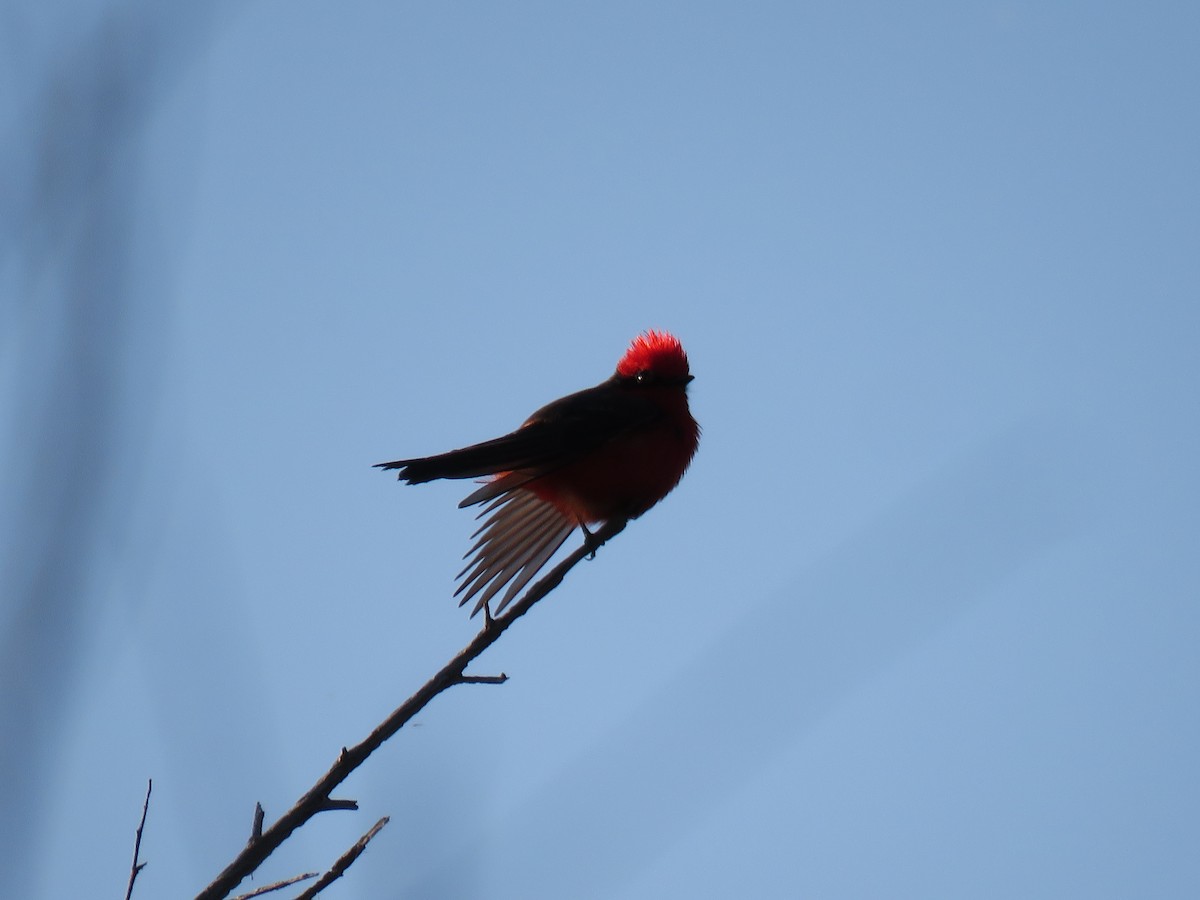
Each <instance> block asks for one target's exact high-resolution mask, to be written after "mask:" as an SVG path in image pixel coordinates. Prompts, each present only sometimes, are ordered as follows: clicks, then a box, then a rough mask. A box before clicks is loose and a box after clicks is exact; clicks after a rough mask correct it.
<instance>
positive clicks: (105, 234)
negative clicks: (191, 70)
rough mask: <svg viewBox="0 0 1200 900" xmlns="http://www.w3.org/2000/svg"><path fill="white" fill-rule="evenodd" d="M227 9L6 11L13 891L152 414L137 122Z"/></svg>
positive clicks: (5, 591) (6, 855)
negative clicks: (139, 212)
mask: <svg viewBox="0 0 1200 900" xmlns="http://www.w3.org/2000/svg"><path fill="white" fill-rule="evenodd" d="M219 8H220V7H219V6H216V5H208V6H204V5H201V6H199V7H196V8H193V7H190V6H174V5H171V6H159V5H157V4H150V3H145V4H125V5H113V6H108V7H105V8H101V9H99V10H97V9H96V8H95V7H94V6H90V5H84V4H66V5H65V8H63V7H60V6H58V5H53V4H51V5H38V4H34V3H25V4H23V5H22V6H21V8H19V9H16V8H13V7H12V6H10V7H8V9H7V11H6V13H5V14H4V21H3V22H2V23H0V25H2V28H3V38H2V40H3V44H4V53H3V56H4V58H5V59H6V60H7V62H8V71H7V72H5V73H4V79H5V81H6V82H7V84H8V85H10V86H11V87H12V89H11V90H10V91H8V92H5V96H4V99H3V100H0V104H2V106H0V116H2V117H3V118H2V121H3V127H4V130H5V132H6V137H7V139H6V140H5V141H4V142H3V144H2V145H0V146H3V147H4V149H3V151H0V152H2V153H3V156H2V157H0V163H2V164H0V209H2V210H3V214H2V215H0V349H2V350H3V371H4V373H5V376H6V378H5V381H6V383H5V384H4V386H3V394H2V395H0V454H3V460H4V471H5V478H4V480H3V482H0V492H2V493H0V509H2V510H3V512H2V513H0V734H3V735H4V740H3V742H0V771H4V772H6V773H14V772H20V773H22V777H20V778H10V779H9V788H8V794H7V796H6V802H5V803H4V804H3V807H2V810H0V847H2V848H3V849H2V850H0V866H3V867H4V868H5V870H6V871H7V872H9V873H10V878H15V879H16V881H17V883H15V884H14V883H12V882H11V881H10V882H9V883H8V884H7V885H6V890H7V891H10V892H11V895H12V896H27V888H28V885H27V884H25V883H24V882H22V881H21V879H29V878H31V877H32V875H31V873H30V867H29V866H28V865H27V864H24V863H27V861H28V860H29V859H30V858H31V857H33V858H36V853H37V850H38V842H39V834H40V827H39V826H40V824H41V823H42V819H43V816H44V815H45V808H46V807H45V804H44V803H43V802H42V800H43V798H44V797H45V796H46V794H47V793H48V792H49V789H50V788H51V787H52V785H53V784H54V778H53V769H54V766H55V762H56V759H57V758H58V752H57V748H58V746H59V745H60V742H61V739H62V737H63V734H64V728H65V723H66V721H67V716H68V715H69V714H70V712H71V707H72V704H71V702H70V701H71V699H72V697H73V695H74V693H75V691H76V689H77V687H78V678H79V675H80V672H81V671H82V664H83V661H84V660H85V659H86V658H87V656H88V654H89V653H90V652H93V651H94V650H95V649H96V648H95V647H94V646H92V645H91V642H90V635H91V634H92V631H93V627H94V625H95V623H96V621H97V616H98V612H99V610H98V609H97V608H96V602H95V598H96V597H97V592H96V590H95V588H96V583H97V579H98V575H100V574H102V573H106V571H107V569H106V567H109V566H111V565H112V564H113V562H114V559H113V557H114V555H115V554H113V553H112V550H113V545H114V542H115V543H116V544H117V545H118V546H119V543H120V540H121V537H122V536H123V534H122V533H123V530H124V528H125V526H126V524H127V520H128V516H129V513H130V509H129V505H128V497H129V495H130V493H131V491H130V486H131V483H132V481H133V479H135V478H136V475H137V471H138V467H139V462H140V456H139V448H140V447H142V446H144V438H145V434H146V431H147V430H148V429H149V428H150V427H151V425H152V421H153V408H154V404H153V399H154V398H153V396H152V392H153V389H154V385H155V384H156V383H157V381H158V378H157V377H156V376H157V374H158V373H157V370H158V365H157V361H158V356H157V353H158V352H159V350H160V349H161V344H162V334H161V325H162V323H163V321H164V320H165V314H166V308H167V306H168V302H167V300H166V298H165V297H164V296H163V294H162V293H161V292H160V291H157V290H156V289H155V284H156V282H158V281H159V280H160V278H159V277H158V271H159V270H158V265H159V259H160V255H159V254H157V253H155V252H153V249H152V248H147V247H146V246H145V243H146V242H145V240H144V237H145V234H146V232H147V231H148V229H144V228H142V229H139V222H138V219H137V205H138V203H137V201H141V202H142V203H145V202H146V199H145V195H144V191H141V190H140V189H141V188H142V187H143V185H142V182H141V169H140V162H141V158H140V150H141V143H142V139H143V132H144V128H145V125H146V123H147V119H148V118H149V115H150V114H151V113H152V111H153V108H154V106H155V104H156V101H157V100H158V99H159V98H160V97H161V96H162V95H163V92H164V91H165V90H166V89H168V88H169V87H170V85H171V83H172V82H173V80H174V78H175V77H177V76H178V75H179V74H180V72H181V70H182V69H183V68H184V66H185V64H186V63H187V62H188V61H189V60H190V59H192V58H193V57H194V51H196V50H197V49H199V47H200V46H201V45H203V44H204V43H205V40H206V38H207V35H208V34H209V29H207V28H205V27H203V26H205V25H206V24H207V23H209V22H211V21H212V19H213V14H214V12H215V11H216V10H217V9H219ZM150 205H151V206H152V207H153V205H154V202H153V198H151V200H150ZM139 231H140V232H141V234H139ZM154 237H155V238H156V239H157V238H158V232H157V231H156V232H155V234H154ZM18 863H22V864H18Z"/></svg>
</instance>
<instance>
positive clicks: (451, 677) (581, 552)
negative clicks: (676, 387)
mask: <svg viewBox="0 0 1200 900" xmlns="http://www.w3.org/2000/svg"><path fill="white" fill-rule="evenodd" d="M626 524H627V522H626V521H625V520H623V519H622V520H616V521H612V522H609V523H607V524H606V525H604V527H602V528H601V529H600V530H599V531H596V532H595V533H594V534H593V535H592V538H591V540H589V541H587V542H585V543H584V544H583V545H582V546H581V547H579V548H578V549H577V550H575V551H574V552H573V553H571V554H570V555H569V556H568V557H567V558H566V559H564V560H563V561H562V562H560V563H559V564H558V565H557V566H555V567H554V568H553V569H551V570H550V571H549V572H548V573H546V575H545V576H543V577H542V578H541V579H539V580H538V581H537V582H536V583H535V584H534V585H533V587H531V588H530V589H529V590H528V591H527V592H526V593H525V596H523V597H522V598H521V599H520V600H518V601H517V602H516V603H514V604H513V605H512V606H511V607H510V608H509V610H508V612H506V613H505V614H504V615H502V616H499V617H497V618H494V619H493V618H490V617H489V618H487V619H486V620H485V622H484V626H483V629H482V630H481V631H480V632H479V633H478V634H477V635H475V637H474V639H473V640H472V641H471V643H469V644H467V646H466V647H464V648H463V649H462V650H460V651H459V652H458V654H457V655H456V656H455V657H454V658H453V659H452V660H450V662H448V663H447V664H446V665H445V666H443V667H442V669H441V670H440V671H439V672H438V673H437V674H436V675H434V676H433V677H432V678H430V679H429V681H427V682H425V684H424V685H423V686H422V687H421V688H420V689H419V690H418V691H417V692H416V693H415V694H413V695H412V696H411V697H409V698H408V699H407V700H405V701H404V703H403V704H401V705H400V706H399V707H397V708H396V709H395V710H394V711H393V712H392V714H391V715H389V716H388V717H387V718H386V719H384V720H383V722H382V723H380V725H379V726H378V727H377V728H376V729H375V730H374V731H372V732H371V733H370V734H369V735H367V737H366V738H365V739H364V740H363V741H361V742H360V743H358V744H356V745H355V746H353V747H350V748H349V749H347V748H345V747H343V748H342V752H341V753H340V754H339V755H338V758H337V761H336V762H334V764H333V766H332V767H331V768H330V769H329V771H328V772H326V773H325V774H324V775H323V776H321V778H320V780H318V781H317V783H316V784H314V785H313V786H312V787H311V788H309V790H308V792H307V793H306V794H305V795H304V796H303V797H301V798H300V799H299V800H297V801H296V803H295V805H293V806H292V808H291V809H289V810H288V811H287V812H286V813H284V814H283V815H282V816H280V817H279V819H278V820H277V821H276V822H275V823H274V824H273V825H271V827H270V828H267V829H265V830H263V831H262V832H261V833H258V834H254V835H252V836H251V838H250V841H249V843H248V844H247V845H246V846H245V848H243V849H242V852H241V853H239V854H238V855H237V857H236V858H235V859H234V860H233V862H231V863H230V864H229V865H228V866H226V867H225V870H224V871H223V872H221V874H220V875H218V876H217V877H216V879H214V880H213V882H212V883H211V884H210V885H208V887H206V888H205V889H204V890H202V891H201V892H200V893H199V894H197V895H196V900H222V898H224V897H226V896H227V895H228V894H229V892H230V891H232V890H233V889H234V888H235V887H237V886H238V884H240V883H241V881H242V879H243V878H245V877H246V876H247V875H249V874H250V873H252V872H254V871H255V870H256V869H257V868H258V867H259V866H260V865H261V864H262V862H263V860H265V859H266V858H267V857H268V856H270V855H271V854H272V853H274V852H275V850H276V849H277V848H278V847H279V846H280V845H281V844H282V843H283V842H284V841H286V840H287V839H288V837H290V836H291V834H292V832H294V831H295V830H296V829H297V828H299V827H300V826H302V825H304V824H305V823H306V822H307V821H308V820H309V819H311V818H312V817H313V816H315V815H316V814H317V813H319V812H322V811H324V810H327V809H339V808H340V809H346V808H355V807H354V806H352V805H351V804H352V802H353V801H344V800H333V799H332V798H331V797H330V794H331V793H332V792H333V790H334V789H335V788H336V787H337V786H338V785H340V784H341V783H342V782H343V781H345V780H346V778H348V777H349V775H350V773H351V772H353V771H354V770H355V769H357V768H358V767H359V766H361V765H362V764H363V763H364V762H366V760H367V757H369V756H370V755H371V754H372V753H374V752H375V751H376V750H378V749H379V747H380V746H382V745H383V743H384V741H386V740H387V739H388V738H390V737H391V736H392V735H394V734H395V733H396V732H397V731H399V730H400V729H401V728H402V727H403V726H404V725H405V723H407V722H408V721H410V720H411V719H412V718H413V717H414V716H415V715H417V713H419V712H420V711H421V710H423V709H424V708H425V707H426V706H427V705H428V704H429V702H430V701H431V700H433V698H434V697H436V696H437V695H438V694H440V693H442V691H444V690H446V689H447V688H450V687H453V686H454V685H457V684H478V683H481V682H482V683H489V684H495V683H500V682H502V681H503V680H504V676H503V675H500V676H474V675H467V674H465V672H466V668H467V666H468V665H470V664H471V663H472V662H473V661H474V660H475V659H477V658H478V657H479V655H480V654H482V653H483V651H485V650H486V649H487V648H488V647H490V646H491V645H492V644H494V643H495V642H496V640H497V639H498V638H499V637H500V635H502V634H503V633H504V632H505V631H506V630H507V629H508V627H509V626H510V625H512V624H513V622H515V621H516V620H517V619H519V618H521V616H523V615H525V613H527V612H529V610H530V609H531V608H532V607H533V604H535V603H537V602H538V601H539V600H541V599H542V598H543V597H545V596H546V595H547V594H548V593H550V592H551V591H552V590H554V589H555V588H556V587H558V585H559V584H561V583H562V580H563V578H564V577H566V574H567V572H569V571H570V570H571V569H572V568H574V567H575V566H576V565H577V564H578V563H579V562H580V560H582V559H583V558H584V557H586V556H590V555H592V554H594V553H595V551H596V550H597V549H599V548H600V547H601V546H602V545H603V544H604V543H605V542H607V541H609V540H611V539H612V538H614V537H616V535H618V534H620V533H621V532H622V531H623V530H624V529H625V526H626ZM377 827H382V825H380V826H377ZM374 830H377V829H373V831H374ZM256 831H257V829H256ZM368 839H369V838H368ZM359 852H361V850H360V851H359Z"/></svg>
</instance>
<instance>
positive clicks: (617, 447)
mask: <svg viewBox="0 0 1200 900" xmlns="http://www.w3.org/2000/svg"><path fill="white" fill-rule="evenodd" d="M692 379H693V375H692V374H691V371H690V369H689V367H688V358H687V354H686V353H685V352H684V349H683V345H682V344H681V343H680V342H679V339H678V338H676V337H675V336H674V335H672V334H671V333H670V332H667V331H661V330H654V329H651V330H648V331H644V332H642V333H641V334H639V335H637V337H635V338H634V339H633V341H632V342H631V343H630V345H629V348H628V349H627V350H626V351H625V353H624V354H623V355H622V356H621V358H620V360H619V361H618V363H617V368H616V371H615V372H614V373H613V374H612V376H611V377H610V378H608V379H606V380H605V381H602V382H600V383H599V384H597V385H596V386H595V387H591V388H587V389H586V390H582V391H578V392H576V393H574V394H568V395H567V396H565V397H562V398H560V399H558V400H555V401H553V402H552V403H549V404H547V405H546V406H543V407H542V408H541V409H539V410H537V411H536V412H535V413H533V415H531V416H529V418H527V419H526V420H525V421H524V423H523V424H522V425H521V426H520V427H519V428H517V429H516V431H513V432H511V433H510V434H506V435H503V436H502V437H498V438H494V439H492V440H489V441H483V442H482V443H479V444H472V445H471V446H468V447H463V448H461V449H459V450H451V451H449V452H447V453H440V454H437V455H435V456H425V457H416V458H413V459H397V460H392V461H391V462H384V463H377V464H376V465H375V468H379V469H384V470H398V475H397V477H398V478H399V479H400V480H401V481H403V482H405V483H407V484H422V483H425V482H429V481H434V480H437V479H442V478H447V479H463V478H475V479H480V478H484V477H485V476H486V480H484V481H483V482H482V484H481V485H480V487H478V488H477V489H475V490H474V491H472V492H471V493H470V494H468V495H467V496H466V497H465V498H464V499H463V500H462V502H461V503H459V504H458V505H459V507H460V508H465V507H469V506H476V505H482V506H483V508H482V510H481V511H480V512H479V514H478V516H477V518H480V519H482V518H484V517H485V516H486V519H484V522H483V524H482V525H481V526H480V527H479V528H478V529H477V530H476V531H475V533H474V534H472V535H471V539H472V540H474V541H475V543H474V544H473V545H472V547H471V548H470V549H469V550H468V551H467V552H466V553H465V554H464V555H463V559H467V560H468V562H467V564H466V566H465V567H464V568H463V570H462V571H461V572H459V573H458V575H457V576H456V580H458V581H459V582H460V583H459V585H458V588H457V589H456V590H455V592H454V596H456V597H457V596H459V595H461V599H460V600H459V606H463V605H464V604H466V603H467V602H469V601H470V600H471V599H473V598H474V599H475V600H476V602H475V607H474V609H473V610H472V612H471V616H472V617H474V616H475V615H476V614H478V613H479V611H480V610H484V611H485V615H486V617H487V618H488V619H490V618H491V617H492V616H493V612H492V610H491V607H490V606H489V603H490V601H491V600H492V598H494V597H495V596H496V595H497V594H498V593H499V592H500V591H504V594H503V595H502V597H501V599H500V601H499V605H498V606H497V607H496V609H495V613H494V614H495V615H499V614H500V613H501V612H503V611H504V608H505V607H506V606H508V604H509V603H510V602H511V601H512V600H513V598H514V597H516V595H517V594H518V593H519V592H520V591H521V589H522V588H523V587H524V586H525V585H526V584H528V583H529V581H530V580H531V579H532V578H533V577H534V576H535V575H536V574H537V573H538V571H539V570H540V569H541V568H542V567H543V566H544V565H545V564H546V563H547V562H548V561H549V559H550V558H551V557H552V556H553V555H554V554H555V552H556V551H557V550H558V549H559V548H560V547H561V546H562V545H563V544H564V543H565V542H566V541H567V539H568V538H569V537H570V536H571V534H572V532H574V531H575V529H576V528H580V529H582V531H583V533H584V539H585V542H586V543H587V544H588V545H590V544H591V542H592V540H593V537H592V532H591V530H590V529H589V526H594V525H597V524H601V523H608V522H611V521H614V520H622V521H628V520H630V519H635V518H637V517H638V516H641V515H642V514H643V513H645V512H646V511H647V510H649V509H650V508H651V507H653V506H654V505H655V504H657V503H658V502H659V501H660V500H662V499H663V498H664V497H665V496H666V495H667V494H669V493H670V492H671V491H672V490H674V488H675V486H676V485H677V484H679V481H680V479H682V478H683V475H684V473H685V472H686V471H687V469H688V467H689V465H690V464H691V462H692V458H693V457H694V456H695V453H696V449H697V447H698V446H699V442H700V426H699V424H698V423H697V422H696V420H695V419H694V418H693V417H692V414H691V410H690V408H689V406H688V395H687V391H688V385H689V384H690V383H691V381H692Z"/></svg>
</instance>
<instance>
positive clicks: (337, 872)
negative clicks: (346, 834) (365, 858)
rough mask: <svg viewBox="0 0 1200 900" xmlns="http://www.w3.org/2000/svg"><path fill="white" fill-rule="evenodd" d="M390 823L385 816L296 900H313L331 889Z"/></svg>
mask: <svg viewBox="0 0 1200 900" xmlns="http://www.w3.org/2000/svg"><path fill="white" fill-rule="evenodd" d="M390 821H391V818H390V817H388V816H384V817H383V818H382V819H380V820H379V821H378V822H376V823H375V824H374V825H372V826H371V830H370V831H368V832H367V833H366V834H364V835H363V836H362V837H360V838H359V839H358V842H357V843H355V845H354V846H353V847H351V848H350V849H349V850H347V851H346V852H345V853H343V854H342V855H341V856H340V857H339V858H338V861H337V862H335V863H334V864H333V865H332V866H330V868H329V871H328V872H326V873H325V874H324V875H322V876H321V877H320V878H319V879H317V881H315V882H313V883H312V884H310V885H309V886H308V887H307V888H305V890H304V892H303V893H301V894H300V895H299V896H297V897H296V900H312V898H313V897H315V896H317V894H319V893H321V891H323V890H325V888H327V887H329V885H331V884H333V883H334V882H335V881H337V880H338V879H339V878H341V877H342V876H343V875H344V874H346V870H347V869H348V868H350V866H351V865H352V864H353V863H354V861H355V860H356V859H358V858H359V857H360V856H361V855H362V852H363V851H364V850H366V849H367V844H369V843H371V838H373V837H375V835H377V834H379V830H380V829H381V828H383V826H384V825H386V824H387V823H388V822H390Z"/></svg>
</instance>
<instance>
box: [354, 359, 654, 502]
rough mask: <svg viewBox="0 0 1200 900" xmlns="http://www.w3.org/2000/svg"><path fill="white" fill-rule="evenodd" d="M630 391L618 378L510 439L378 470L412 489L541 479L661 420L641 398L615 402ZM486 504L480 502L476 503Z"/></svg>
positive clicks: (550, 409)
mask: <svg viewBox="0 0 1200 900" xmlns="http://www.w3.org/2000/svg"><path fill="white" fill-rule="evenodd" d="M625 390H629V391H636V388H626V387H624V386H623V385H622V382H621V381H620V380H619V379H616V378H615V377H614V378H612V379H609V380H608V381H606V382H604V383H603V384H600V385H597V386H596V387H594V388H588V389H587V390H585V391H579V392H578V393H575V394H569V395H568V396H566V397H563V398H562V399H560V400H555V401H554V402H553V403H550V404H548V405H546V406H543V407H542V408H541V409H539V410H538V411H537V412H535V413H534V414H533V415H532V416H530V417H529V418H528V419H527V420H526V421H525V424H524V425H522V426H521V427H520V428H518V429H517V430H516V431H514V432H512V433H511V434H506V435H504V436H503V437H498V438H494V439H492V440H490V441H484V442H483V443H481V444H472V445H471V446H469V447H463V448H462V449H461V450H451V451H449V452H448V453H439V454H438V455H437V456H425V457H418V458H415V459H397V460H393V461H392V462H386V463H378V464H376V468H379V469H399V470H400V472H399V477H400V479H401V480H402V481H406V482H407V483H408V484H421V483H422V482H426V481H433V480H435V479H437V478H479V477H481V476H484V475H494V474H496V473H498V472H512V471H516V470H522V471H525V472H530V473H532V474H533V477H536V476H537V475H539V474H545V473H546V472H550V471H553V470H554V469H557V468H559V467H560V466H564V465H567V464H569V463H571V462H574V461H575V460H576V459H578V458H579V457H581V456H584V455H586V454H587V453H590V452H591V451H592V450H594V449H596V448H597V447H599V446H600V445H601V444H603V443H604V442H605V441H608V440H610V439H612V438H614V437H616V436H618V435H620V434H623V433H625V432H627V431H629V430H631V429H637V428H643V427H646V426H647V425H649V424H651V423H652V422H653V421H654V420H655V419H657V418H659V417H661V416H662V411H661V409H659V407H658V406H656V405H655V404H654V403H652V402H650V401H649V400H648V399H646V398H643V397H640V396H637V395H636V393H635V394H633V396H622V397H620V402H613V400H614V397H613V392H614V391H625ZM526 480H528V479H526ZM515 486H516V485H513V487H515ZM485 499H487V498H486V497H480V498H479V499H478V500H476V501H474V502H479V501H481V500H485Z"/></svg>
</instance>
